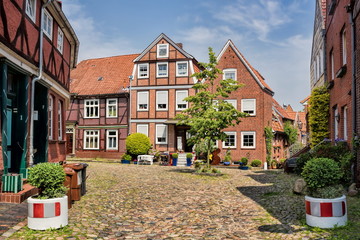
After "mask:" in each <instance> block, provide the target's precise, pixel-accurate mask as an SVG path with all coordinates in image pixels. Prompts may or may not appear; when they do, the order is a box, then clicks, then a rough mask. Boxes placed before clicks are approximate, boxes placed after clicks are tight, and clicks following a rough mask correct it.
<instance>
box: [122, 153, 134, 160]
mask: <svg viewBox="0 0 360 240" xmlns="http://www.w3.org/2000/svg"><path fill="white" fill-rule="evenodd" d="M121 159H122V160H127V161H131V160H132V157H131V155H129V154H126V153H125V154H124V155H122V156H121Z"/></svg>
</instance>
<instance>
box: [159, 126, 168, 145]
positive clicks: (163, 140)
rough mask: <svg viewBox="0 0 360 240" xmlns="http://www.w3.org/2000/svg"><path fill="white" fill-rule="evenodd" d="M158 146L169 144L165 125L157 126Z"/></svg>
mask: <svg viewBox="0 0 360 240" xmlns="http://www.w3.org/2000/svg"><path fill="white" fill-rule="evenodd" d="M156 144H167V126H166V125H163V124H157V125H156Z"/></svg>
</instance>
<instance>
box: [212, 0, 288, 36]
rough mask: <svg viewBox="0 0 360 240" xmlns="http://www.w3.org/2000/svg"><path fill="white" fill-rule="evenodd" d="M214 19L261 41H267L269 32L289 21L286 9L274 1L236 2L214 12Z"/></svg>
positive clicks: (242, 0) (239, 0)
mask: <svg viewBox="0 0 360 240" xmlns="http://www.w3.org/2000/svg"><path fill="white" fill-rule="evenodd" d="M214 17H215V18H217V19H220V20H222V21H225V22H227V23H229V24H232V25H234V26H241V27H244V28H245V29H246V31H250V32H253V33H255V34H256V35H257V36H258V38H259V39H260V40H262V41H267V40H268V39H267V38H268V34H269V33H270V32H271V31H273V30H274V29H276V28H278V27H279V26H281V25H283V24H285V23H287V22H289V21H290V18H289V16H288V15H287V11H286V9H284V7H283V6H282V4H281V3H280V2H279V1H275V0H260V1H252V2H250V3H249V1H247V0H237V1H236V3H235V4H234V3H233V4H231V5H227V6H224V7H223V8H222V9H220V10H218V11H216V12H215V13H214Z"/></svg>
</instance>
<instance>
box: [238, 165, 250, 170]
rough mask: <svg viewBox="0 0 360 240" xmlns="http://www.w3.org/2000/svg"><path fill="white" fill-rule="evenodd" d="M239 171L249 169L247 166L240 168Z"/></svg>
mask: <svg viewBox="0 0 360 240" xmlns="http://www.w3.org/2000/svg"><path fill="white" fill-rule="evenodd" d="M239 169H241V170H249V167H248V166H240V167H239Z"/></svg>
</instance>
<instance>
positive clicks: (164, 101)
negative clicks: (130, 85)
mask: <svg viewBox="0 0 360 240" xmlns="http://www.w3.org/2000/svg"><path fill="white" fill-rule="evenodd" d="M163 94H165V98H161V95H163ZM160 104H165V105H166V107H165V108H160V107H159V105H160ZM168 106H169V92H168V91H156V111H167V110H168Z"/></svg>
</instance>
